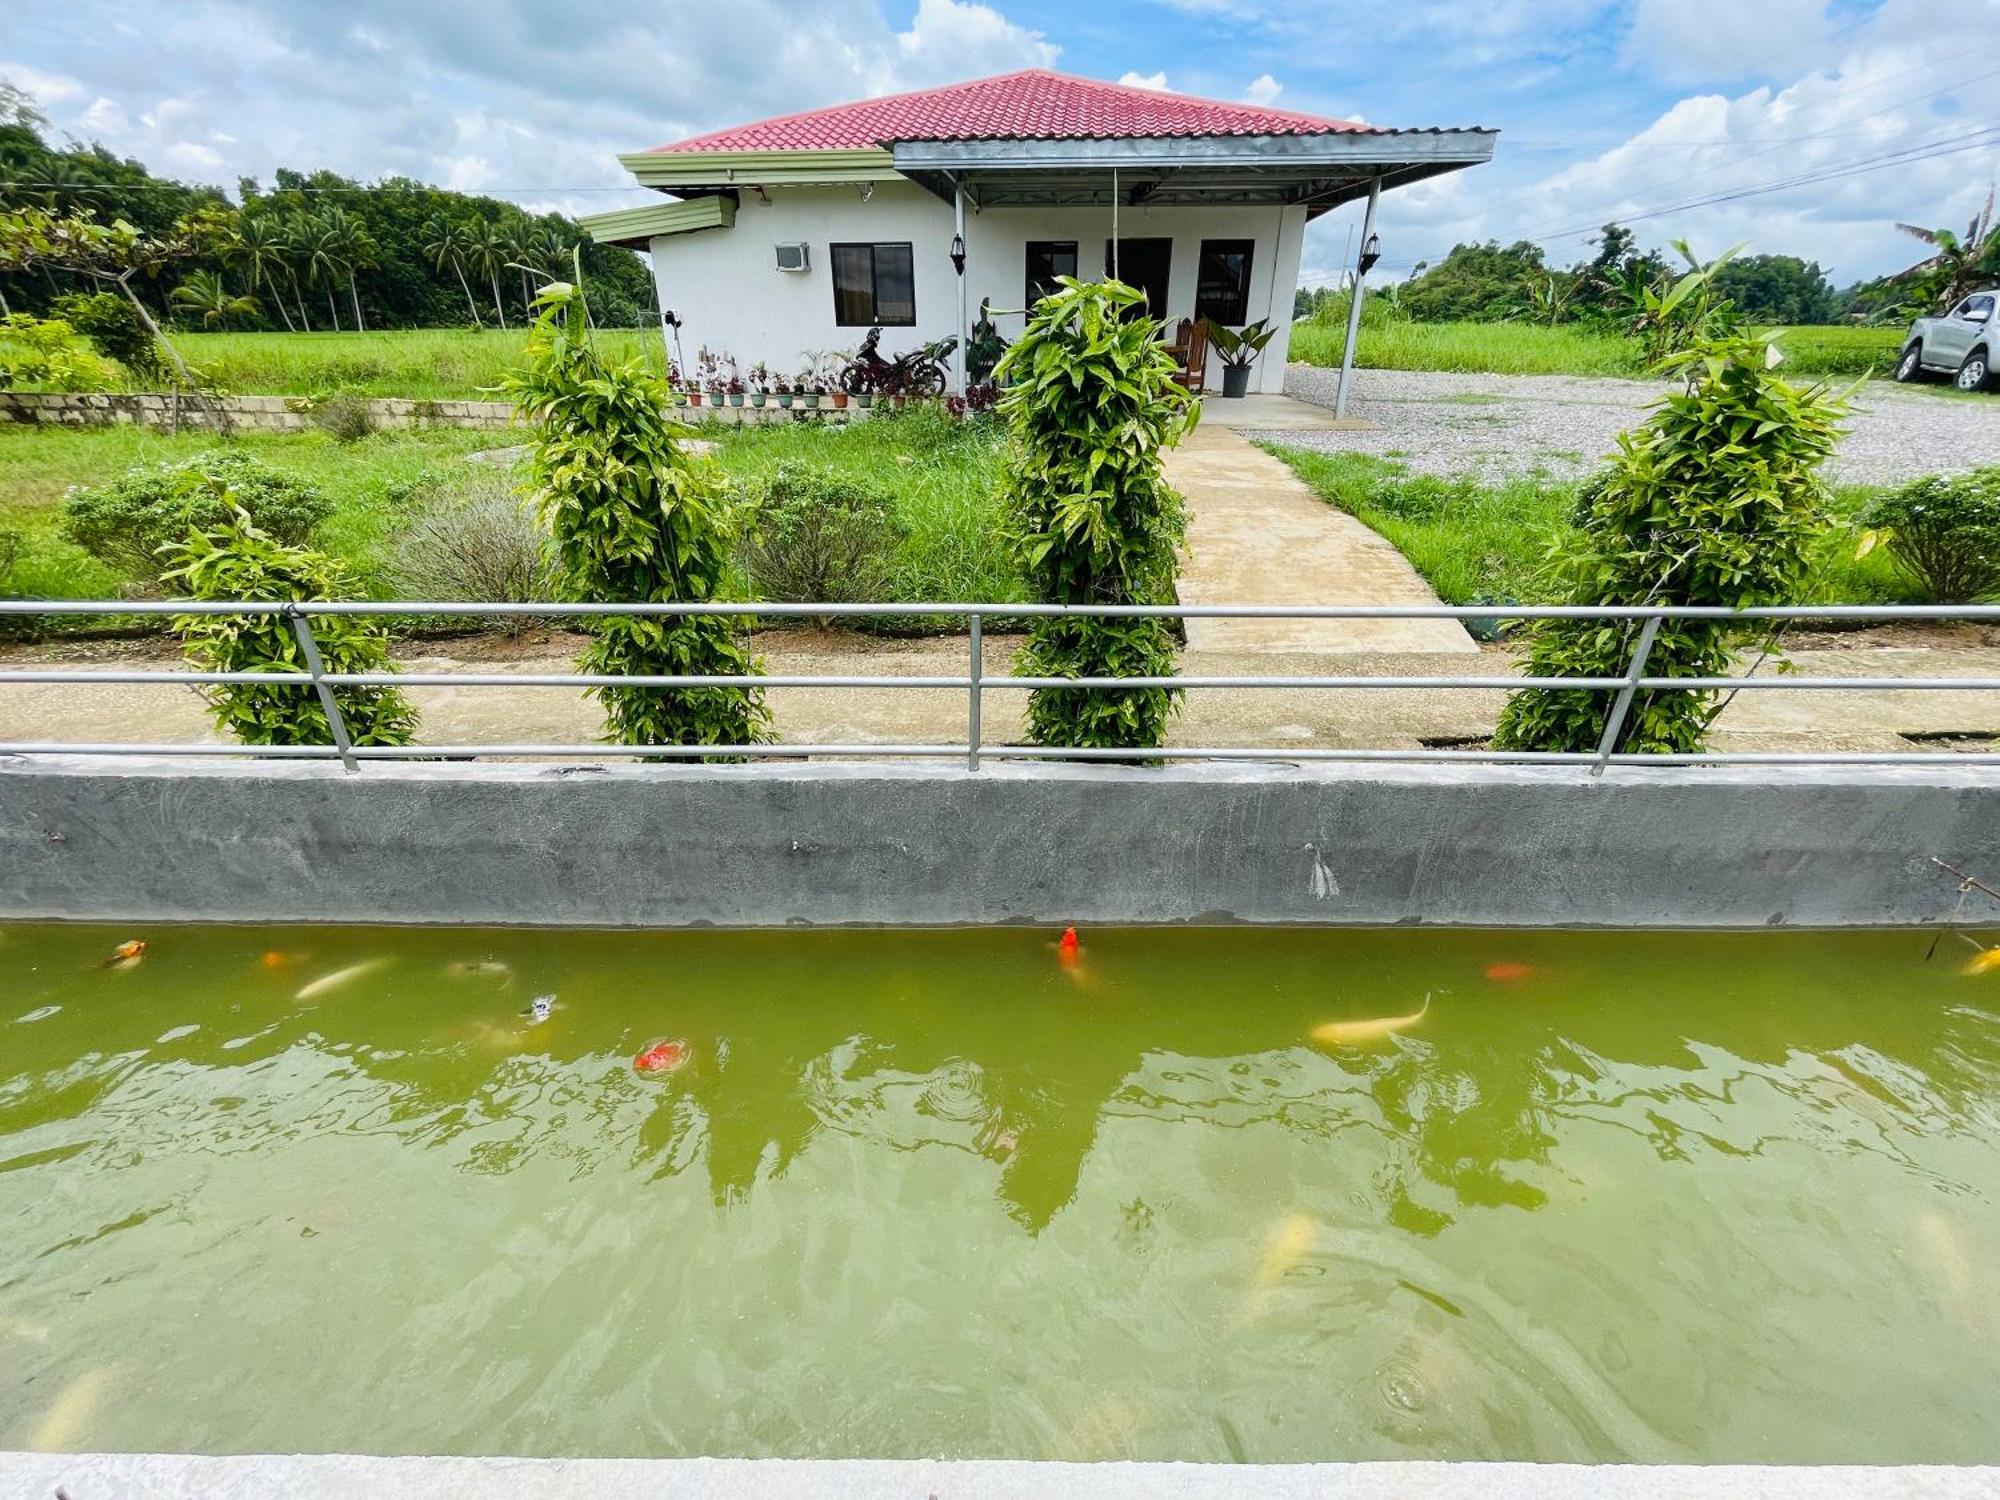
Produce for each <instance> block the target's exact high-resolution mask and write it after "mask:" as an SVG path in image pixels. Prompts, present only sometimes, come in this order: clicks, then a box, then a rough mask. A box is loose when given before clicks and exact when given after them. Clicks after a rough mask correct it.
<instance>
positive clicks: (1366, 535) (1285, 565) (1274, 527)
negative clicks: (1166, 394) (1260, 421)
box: [1166, 402, 1479, 672]
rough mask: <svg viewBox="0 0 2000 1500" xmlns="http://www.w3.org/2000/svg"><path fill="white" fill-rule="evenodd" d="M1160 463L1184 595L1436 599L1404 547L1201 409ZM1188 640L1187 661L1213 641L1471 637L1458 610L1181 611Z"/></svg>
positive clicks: (1374, 645) (1405, 642) (1386, 644)
mask: <svg viewBox="0 0 2000 1500" xmlns="http://www.w3.org/2000/svg"><path fill="white" fill-rule="evenodd" d="M1213 405H1214V403H1212V402H1211V403H1210V406H1211V407H1212V406H1213ZM1205 416H1206V412H1204V417H1205ZM1166 469H1167V479H1168V481H1169V482H1170V483H1171V484H1173V486H1174V487H1175V488H1176V489H1178V490H1179V491H1180V492H1181V494H1182V495H1183V496H1185V497H1186V499H1187V510H1188V536H1187V554H1188V555H1187V557H1186V559H1185V560H1184V562H1183V564H1182V567H1181V585H1180V587H1181V602H1182V603H1183V604H1436V603H1437V602H1438V597H1437V595H1436V594H1434V593H1432V592H1431V589H1430V585H1428V584H1427V583H1425V582H1424V581H1423V579H1422V578H1420V577H1419V576H1418V575H1417V570H1416V569H1415V568H1412V567H1411V566H1410V564H1409V563H1408V562H1407V561H1406V560H1405V559H1404V557H1403V554H1402V553H1400V552H1398V551H1397V550H1396V549H1395V548H1394V547H1392V546H1390V545H1389V543H1388V542H1386V541H1384V540H1383V539H1382V538H1381V537H1380V536H1378V535H1377V534H1376V533H1375V532H1373V531H1370V530H1369V529H1368V528H1367V527H1366V526H1364V525H1362V524H1361V523H1360V522H1359V521H1357V520H1355V519H1354V517H1352V516H1350V515H1348V514H1346V513H1345V512H1344V511H1339V510H1336V509H1334V507H1332V506H1331V505H1328V504H1327V503H1326V502H1325V501H1324V500H1321V499H1320V498H1319V497H1318V496H1317V495H1315V494H1314V493H1313V492H1312V491H1311V490H1310V489H1308V488H1307V487H1306V485H1305V483H1304V482H1303V481H1302V480H1300V479H1299V478H1298V476H1296V475H1295V474H1293V473H1292V471H1291V470H1290V469H1289V468H1287V467H1286V466H1285V465H1284V464H1283V463H1281V462H1280V461H1279V460H1277V459H1275V458H1273V457H1271V455H1270V454H1268V453H1266V452H1264V451H1263V450H1262V449H1261V448H1258V447H1256V446H1255V445H1253V444H1251V443H1249V442H1247V441H1245V440H1244V439H1243V438H1241V437H1239V436H1237V434H1235V433H1234V432H1231V431H1229V430H1228V429H1227V428H1225V427H1222V426H1218V425H1216V424H1215V423H1213V422H1209V421H1206V420H1205V421H1204V423H1203V425H1201V426H1200V427H1197V428H1196V429H1195V430H1194V432H1193V433H1192V434H1190V435H1189V436H1188V437H1187V438H1186V439H1185V440H1184V441H1183V442H1182V443H1181V445H1180V446H1179V447H1178V448H1175V449H1174V450H1172V451H1171V452H1170V453H1168V455H1167V463H1166ZM1187 644H1188V653H1189V660H1188V661H1187V662H1186V663H1185V665H1184V670H1186V671H1189V672H1200V671H1203V670H1204V668H1203V666H1202V664H1201V662H1200V661H1199V656H1200V654H1201V653H1204V652H1211V651H1433V652H1437V651H1443V652H1474V651H1477V650H1478V649H1479V647H1478V645H1477V643H1475V642H1474V641H1473V639H1472V637H1471V636H1469V635H1467V634H1466V633H1465V630H1464V627H1462V626H1461V625H1459V624H1458V622H1457V621H1455V620H1189V621H1188V623H1187Z"/></svg>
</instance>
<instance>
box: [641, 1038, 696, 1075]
mask: <svg viewBox="0 0 2000 1500" xmlns="http://www.w3.org/2000/svg"><path fill="white" fill-rule="evenodd" d="M693 1055H694V1049H693V1048H692V1047H690V1046H689V1045H688V1044H687V1043H686V1042H684V1041H667V1042H654V1043H653V1044H652V1045H651V1046H650V1047H647V1048H646V1049H645V1050H644V1051H642V1052H641V1053H640V1054H639V1055H638V1056H637V1057H635V1058H633V1059H632V1066H633V1068H634V1069H635V1070H636V1071H638V1072H641V1073H672V1072H674V1071H676V1070H677V1069H679V1068H680V1067H681V1066H682V1065H683V1064H685V1063H686V1062H687V1060H688V1058H690V1057H691V1056H693Z"/></svg>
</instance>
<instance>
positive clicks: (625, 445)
mask: <svg viewBox="0 0 2000 1500" xmlns="http://www.w3.org/2000/svg"><path fill="white" fill-rule="evenodd" d="M535 302H536V307H537V309H538V311H537V313H536V316H535V323H534V329H533V331H532V333H531V334H530V336H529V341H528V353H527V363H526V364H525V365H524V366H523V367H522V368H521V369H519V370H516V371H513V372H510V373H509V374H508V375H507V376H505V377H504V378H503V379H502V382H501V385H502V388H503V389H505V390H508V391H511V392H512V393H513V395H514V398H515V401H516V404H517V407H518V409H519V411H520V413H521V415H522V416H523V417H525V418H526V419H527V420H528V421H530V422H532V423H533V424H534V426H535V437H534V442H533V444H532V445H531V446H532V451H533V457H532V470H531V472H532V474H533V480H534V485H535V488H536V490H537V492H538V493H539V495H540V503H541V513H542V515H543V517H544V518H545V519H546V520H547V522H548V524H549V528H550V530H551V531H552V532H553V533H554V535H555V541H556V554H557V557H558V559H559V561H560V564H561V570H562V587H563V591H564V593H565V594H566V595H567V596H568V597H569V598H571V599H576V600H592V601H594V600H606V601H615V602H621V603H622V602H631V603H668V602H687V603H704V602H707V601H710V600H714V599H718V598H719V597H720V596H721V594H722V591H723V584H724V578H725V575H726V573H727V570H728V566H729V560H730V556H731V553H732V551H733V549H734V544H735V537H734V535H733V528H732V524H731V521H732V517H731V514H730V508H729V505H728V488H727V485H726V483H725V481H724V480H723V477H722V473H721V470H720V469H718V468H717V467H716V465H715V464H714V463H713V462H712V461H710V460H709V459H707V458H702V457H697V456H695V455H694V454H691V453H689V452H688V451H687V449H686V448H684V447H683V446H682V445H681V442H680V440H679V437H678V432H679V428H678V426H677V424H676V423H674V422H672V421H670V420H668V418H667V416H666V410H667V407H668V405H669V392H668V390H667V386H666V382H665V381H663V380H662V379H661V378H660V377H659V376H658V375H656V374H654V373H653V372H652V371H651V370H649V369H648V368H647V367H646V364H645V362H644V360H643V359H640V358H635V359H630V360H627V361H624V362H622V363H617V364H614V363H611V362H609V361H607V360H606V359H604V358H603V356H602V355H600V354H599V353H598V351H597V348H596V346H595V344H594V343H593V341H592V338H591V332H590V316H589V310H588V307H587V305H586V303H585V300H584V295H583V290H582V288H581V287H577V286H572V285H569V284H566V283H563V282H554V283H551V284H550V285H548V286H546V287H544V288H543V289H542V292H541V295H540V296H538V297H537V298H536V299H535ZM746 628H747V622H746V621H744V620H743V619H742V618H741V617H731V616H727V615H679V616H657V617H631V618H625V617H617V618H610V619H600V620H597V621H595V622H594V623H593V624H592V626H591V633H592V639H591V643H590V646H589V649H587V650H586V651H585V652H584V655H583V670H584V671H585V672H588V673H592V674H607V675H609V674H616V673H626V674H630V673H643V674H647V675H659V676H677V677H678V676H713V675H728V676H748V675H750V674H752V673H755V672H757V671H758V670H759V663H758V661H757V658H756V657H755V655H753V654H752V652H751V651H750V648H749V645H748V643H747V641H746V640H745V630H746ZM591 691H593V692H594V693H596V695H597V696H598V698H599V699H600V700H601V701H602V702H603V704H604V707H605V714H606V718H607V720H608V721H609V722H608V728H609V731H610V735H611V738H612V739H613V740H614V741H615V742H617V743H620V744H626V745H748V744H754V743H756V742H758V741H759V740H761V739H762V738H764V736H765V734H766V732H767V730H768V726H769V724H770V714H769V711H768V710H767V709H766V708H765V706H764V698H763V695H762V694H761V693H759V692H757V691H756V690H754V689H748V688H740V687H720V688H666V689H662V688H626V687H607V688H594V689H592V690H591Z"/></svg>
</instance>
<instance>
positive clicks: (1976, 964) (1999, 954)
mask: <svg viewBox="0 0 2000 1500" xmlns="http://www.w3.org/2000/svg"><path fill="white" fill-rule="evenodd" d="M139 946H140V947H142V948H143V947H145V946H146V945H145V944H144V943H141V944H140V945H139ZM1995 969H2000V948H1981V949H1980V950H1979V951H1978V952H1977V953H1975V954H1973V955H1972V958H1971V961H1970V962H1968V963H1967V964H1966V966H1965V967H1964V968H1963V969H1961V970H1960V971H1959V972H1960V973H1962V974H1991V973H1992V972H1993V971H1994V970H1995Z"/></svg>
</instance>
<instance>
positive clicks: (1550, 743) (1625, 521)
mask: <svg viewBox="0 0 2000 1500" xmlns="http://www.w3.org/2000/svg"><path fill="white" fill-rule="evenodd" d="M1776 364H1777V352H1776V349H1775V348H1774V347H1773V346H1772V345H1771V344H1769V343H1768V342H1767V341H1766V340H1763V339H1759V338H1751V337H1743V336H1734V335H1733V336H1728V337H1723V338H1715V339H1704V340H1701V341H1699V342H1697V343H1696V344H1695V345H1693V346H1692V347H1691V348H1690V349H1688V350H1687V351H1686V352H1684V353H1682V354H1680V355H1678V356H1675V357H1673V358H1671V359H1670V360H1668V361H1667V366H1666V367H1667V368H1668V369H1669V370H1670V371H1672V372H1674V373H1677V374H1679V375H1680V376H1681V377H1682V378H1683V382H1684V383H1683V386H1682V388H1681V389H1680V390H1679V391H1677V392H1675V393H1673V394H1672V395H1669V396H1667V397H1666V398H1664V399H1663V400H1662V401H1661V403H1660V410H1659V411H1658V412H1656V413H1655V414H1654V415H1653V416H1652V417H1650V418H1649V419H1647V421H1646V422H1645V424H1644V425H1643V426H1641V427H1640V428H1638V429H1637V430H1636V431H1634V432H1628V433H1623V434H1621V435H1620V437H1619V440H1618V446H1619V452H1618V455H1617V457H1616V458H1615V459H1614V460H1613V461H1612V465H1611V468H1610V470H1609V471H1608V472H1607V473H1605V474H1604V475H1603V476H1601V478H1600V479H1597V480H1593V481H1592V483H1590V484H1588V485H1586V486H1585V490H1584V495H1585V497H1586V507H1587V508H1586V509H1585V510H1584V512H1583V514H1582V515H1581V516H1580V517H1579V524H1580V528H1581V529H1580V533H1579V536H1578V540H1577V541H1576V543H1575V545H1574V549H1573V550H1572V551H1571V552H1569V553H1568V554H1567V555H1566V556H1565V557H1564V558H1563V559H1562V560H1561V562H1560V564H1559V568H1560V572H1561V575H1562V581H1563V583H1564V585H1565V587H1563V588H1562V590H1561V591H1560V593H1561V596H1562V597H1566V598H1567V600H1568V602H1570V603H1573V604H1692V605H1719V606H1723V607H1727V608H1743V607H1746V606H1750V605H1758V604H1785V603H1793V602H1796V601H1797V600H1798V598H1799V596H1800V594H1801V592H1802V591H1803V588H1804V585H1805V580H1806V577H1807V574H1808V572H1809V570H1810V567H1811V563H1812V554H1813V549H1814V544H1815V542H1817V541H1818V540H1819V538H1820V536H1821V535H1822V534H1823V532H1824V529H1825V526H1826V521H1827V512H1826V505H1827V499H1828V497H1827V493H1826V489H1825V486H1824V485H1823V484H1822V483H1821V481H1820V479H1819V475H1818V472H1817V471H1818V468H1819V465H1820V464H1821V463H1822V462H1823V461H1824V460H1825V459H1826V457H1827V455H1828V454H1830V453H1831V452H1832V451H1833V445H1834V442H1835V440H1836V439H1837V438H1838V437H1839V434H1840V425H1839V424H1840V417H1841V414H1842V412H1843V410H1844V407H1843V403H1842V402H1841V401H1840V400H1839V399H1838V398H1836V397H1834V396H1832V395H1831V394H1829V393H1828V392H1827V391H1826V390H1825V389H1824V388H1822V387H1818V386H1814V387H1811V388H1809V389H1806V390H1799V389H1797V388H1795V387H1793V386H1792V385H1790V384H1788V383H1787V382H1785V381H1784V380H1782V379H1780V378H1779V377H1778V375H1777V374H1776ZM1639 628H1640V627H1639V623H1638V622H1637V621H1627V622H1620V621H1602V620H1547V621H1542V622H1540V623H1539V624H1537V625H1536V626H1535V627H1534V629H1533V632H1532V636H1531V643H1530V649H1529V653H1528V668H1527V669H1528V671H1529V673H1530V674H1531V675H1533V676H1537V677H1616V676H1619V675H1621V674H1622V673H1623V672H1624V671H1625V668H1626V664H1627V662H1628V661H1629V659H1630V657H1631V654H1632V648H1633V643H1634V641H1635V639H1636V638H1637V635H1638V632H1639ZM1745 634H1746V632H1745V631H1744V630H1743V628H1742V627H1740V626H1737V625H1734V624H1732V623H1730V622H1726V621H1703V620H1680V621H1668V622H1666V623H1665V624H1663V625H1662V626H1661V628H1660V632H1659V636H1658V638H1657V639H1656V641H1655V642H1654V645H1653V650H1652V655H1651V657H1650V659H1649V660H1648V662H1647V666H1646V673H1647V675H1648V676H1653V677H1712V676H1720V675H1722V674H1723V673H1724V672H1725V671H1726V670H1727V668H1728V665H1729V658H1730V651H1731V648H1732V646H1733V645H1734V644H1736V643H1737V642H1738V641H1740V640H1742V639H1743V638H1744V636H1745ZM1753 639H1757V640H1759V641H1761V643H1762V644H1764V645H1765V646H1766V647H1767V648H1768V647H1769V646H1770V645H1772V644H1773V641H1772V637H1771V635H1770V633H1769V632H1762V633H1761V634H1759V635H1756V636H1753ZM1714 698H1715V695H1714V694H1713V693H1712V692H1700V691H1696V692H1676V691H1656V692H1647V693H1641V694H1639V695H1638V696H1637V697H1636V698H1635V699H1634V700H1633V704H1632V711H1631V714H1630V716H1629V717H1628V718H1627V720H1626V721H1625V726H1624V728H1623V730H1622V731H1621V732H1620V735H1619V740H1618V743H1617V744H1616V745H1615V746H1613V749H1614V750H1618V751H1640V752H1648V753H1692V752H1695V751H1699V750H1700V749H1701V748H1702V747H1703V741H1704V738H1705V736H1706V734H1707V730H1708V726H1709V723H1710V721H1711V720H1712V719H1713V718H1714V716H1715V712H1716V709H1715V707H1714ZM1611 701H1612V698H1611V695H1610V694H1609V693H1603V692H1596V691H1590V690H1583V689H1569V688H1535V689H1526V690H1523V691H1521V692H1517V693H1515V694H1514V695H1513V696H1512V697H1511V698H1509V699H1508V701H1507V706H1506V708H1505V709H1504V710H1503V711H1502V713H1501V716H1500V725H1499V730H1498V732H1497V733H1496V735H1495V737H1494V744H1495V746H1496V747H1498V748H1500V749H1505V750H1562V751H1590V750H1595V749H1596V748H1597V744H1598V741H1599V739H1600V738H1601V737H1602V735H1603V732H1604V727H1605V724H1606V722H1607V715H1608V713H1609V710H1610V705H1611Z"/></svg>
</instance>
